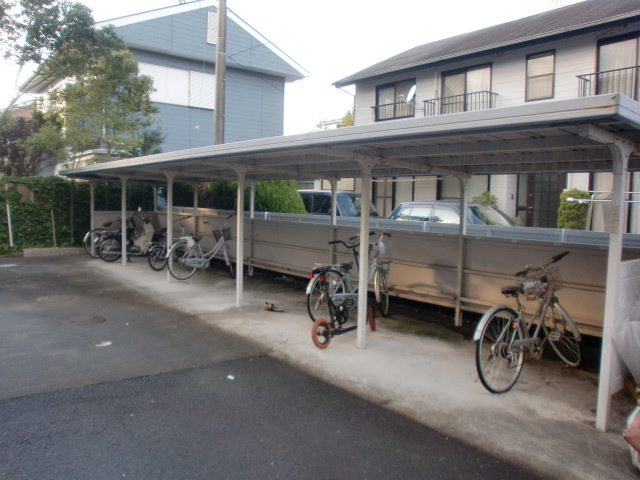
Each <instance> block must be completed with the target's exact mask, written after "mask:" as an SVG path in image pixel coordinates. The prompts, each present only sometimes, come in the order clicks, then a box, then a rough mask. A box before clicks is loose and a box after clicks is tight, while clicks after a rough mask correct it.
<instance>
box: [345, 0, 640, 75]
mask: <svg viewBox="0 0 640 480" xmlns="http://www.w3.org/2000/svg"><path fill="white" fill-rule="evenodd" d="M630 18H635V19H638V20H640V1H639V0H586V1H584V2H581V3H576V4H574V5H569V6H566V7H562V8H557V9H555V10H551V11H548V12H544V13H539V14H538V15H533V16H530V17H526V18H522V19H519V20H514V21H512V22H507V23H503V24H500V25H496V26H493V27H488V28H484V29H482V30H476V31H474V32H470V33H465V34H462V35H457V36H455V37H450V38H445V39H443V40H438V41H435V42H431V43H427V44H424V45H421V46H418V47H415V48H412V49H410V50H407V51H406V52H404V53H401V54H399V55H396V56H394V57H391V58H389V59H387V60H384V61H382V62H380V63H377V64H375V65H373V66H371V67H369V68H366V69H364V70H361V71H360V72H357V73H355V74H353V75H350V76H348V77H345V78H343V79H342V80H338V81H337V82H335V83H334V85H335V86H336V87H344V86H346V85H351V84H353V83H356V82H357V81H359V80H364V79H367V78H371V77H376V76H380V75H385V74H389V73H393V72H397V71H401V70H406V69H412V68H417V67H425V66H427V65H430V64H434V63H438V62H442V61H447V60H453V59H459V58H461V57H465V56H467V55H473V54H485V53H488V52H491V51H493V50H496V49H506V48H509V47H514V46H520V45H522V44H523V43H527V42H533V41H536V40H538V41H539V40H550V39H551V38H553V37H555V36H559V35H567V34H571V33H576V32H579V31H584V30H588V29H590V28H594V27H598V26H602V25H605V24H614V23H618V22H622V21H628V20H629V19H630Z"/></svg>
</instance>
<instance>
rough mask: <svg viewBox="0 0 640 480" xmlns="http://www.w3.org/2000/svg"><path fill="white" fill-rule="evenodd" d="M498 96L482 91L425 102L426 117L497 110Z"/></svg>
mask: <svg viewBox="0 0 640 480" xmlns="http://www.w3.org/2000/svg"><path fill="white" fill-rule="evenodd" d="M497 96H498V94H497V93H493V92H487V91H482V92H472V93H465V94H462V95H452V96H450V97H443V98H432V99H431V100H425V101H424V116H425V117H432V116H434V115H444V114H447V113H458V112H472V111H475V110H487V109H489V108H495V106H496V98H497Z"/></svg>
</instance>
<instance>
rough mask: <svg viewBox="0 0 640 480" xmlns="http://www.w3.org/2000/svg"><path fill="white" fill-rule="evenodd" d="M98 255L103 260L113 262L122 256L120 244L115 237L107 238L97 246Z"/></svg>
mask: <svg viewBox="0 0 640 480" xmlns="http://www.w3.org/2000/svg"><path fill="white" fill-rule="evenodd" d="M98 255H100V258H101V259H102V260H104V261H105V262H115V261H116V260H118V259H119V258H120V257H121V256H122V246H121V245H120V242H119V241H118V240H116V239H115V238H107V239H106V240H103V241H102V243H101V244H100V247H98Z"/></svg>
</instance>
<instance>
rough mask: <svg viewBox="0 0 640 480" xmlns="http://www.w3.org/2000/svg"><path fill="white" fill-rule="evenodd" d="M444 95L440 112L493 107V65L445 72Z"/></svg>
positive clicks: (443, 78)
mask: <svg viewBox="0 0 640 480" xmlns="http://www.w3.org/2000/svg"><path fill="white" fill-rule="evenodd" d="M442 97H443V98H442V99H441V103H440V113H457V112H468V111H474V110H485V109H487V108H491V106H492V95H491V65H480V66H477V67H472V68H467V69H464V70H456V71H453V72H446V73H443V74H442Z"/></svg>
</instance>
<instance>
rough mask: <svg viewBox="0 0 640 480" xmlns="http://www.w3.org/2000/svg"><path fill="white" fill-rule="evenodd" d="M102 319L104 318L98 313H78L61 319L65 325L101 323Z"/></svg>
mask: <svg viewBox="0 0 640 480" xmlns="http://www.w3.org/2000/svg"><path fill="white" fill-rule="evenodd" d="M104 321H105V318H104V317H100V316H99V315H78V316H75V317H71V318H68V319H66V320H63V321H62V323H64V324H65V325H96V324H98V323H103V322H104Z"/></svg>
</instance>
